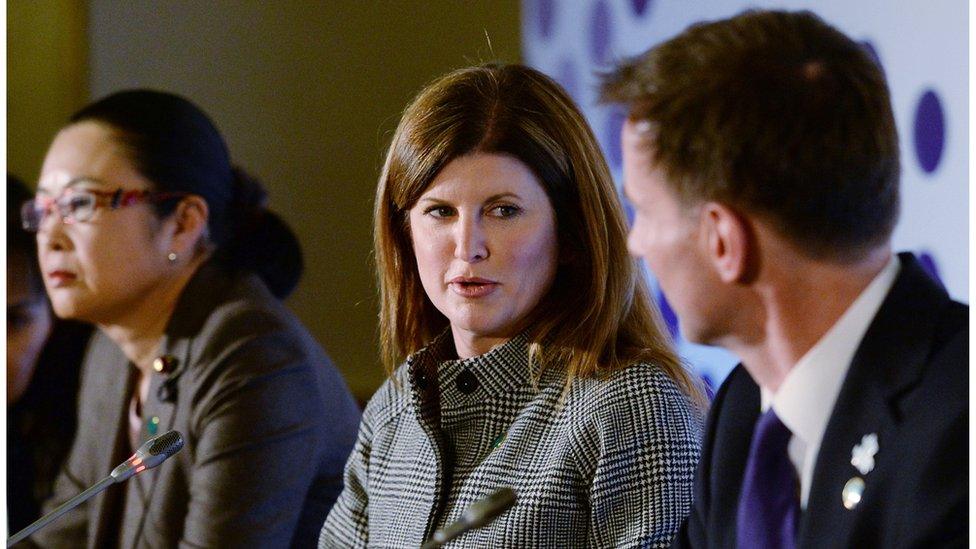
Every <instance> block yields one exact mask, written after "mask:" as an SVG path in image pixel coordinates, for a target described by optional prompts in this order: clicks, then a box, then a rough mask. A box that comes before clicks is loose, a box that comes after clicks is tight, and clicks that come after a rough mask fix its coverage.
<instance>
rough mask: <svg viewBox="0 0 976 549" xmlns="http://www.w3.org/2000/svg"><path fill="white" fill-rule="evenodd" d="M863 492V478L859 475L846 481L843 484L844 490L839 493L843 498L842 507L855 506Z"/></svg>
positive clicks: (849, 507) (849, 508)
mask: <svg viewBox="0 0 976 549" xmlns="http://www.w3.org/2000/svg"><path fill="white" fill-rule="evenodd" d="M863 494H864V479H862V478H861V477H854V478H852V479H851V480H849V481H847V484H845V485H844V491H843V493H842V494H841V497H842V499H843V500H844V507H845V508H846V509H848V510H851V509H853V508H855V507H857V504H858V503H861V496H862V495H863Z"/></svg>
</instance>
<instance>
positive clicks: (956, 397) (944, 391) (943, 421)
mask: <svg viewBox="0 0 976 549" xmlns="http://www.w3.org/2000/svg"><path fill="white" fill-rule="evenodd" d="M899 257H900V259H901V272H900V273H899V275H898V277H897V279H896V280H895V283H894V285H893V286H892V288H891V291H890V292H889V293H888V295H887V297H886V298H885V300H884V303H883V304H882V306H881V308H880V309H879V311H878V313H877V315H876V316H875V318H874V320H873V321H872V322H871V325H870V327H869V328H868V331H867V333H866V334H865V336H864V339H863V340H862V342H861V344H860V346H859V347H858V349H857V352H856V354H855V355H854V359H853V361H852V362H851V366H850V370H849V371H848V373H847V377H846V378H845V380H844V383H843V386H842V388H841V391H840V394H839V396H838V399H837V403H836V405H835V406H834V410H833V412H832V413H831V416H830V420H829V421H828V424H827V429H826V431H825V432H824V437H823V442H822V444H821V447H820V452H819V454H818V455H817V460H816V464H815V466H814V471H813V480H812V484H811V490H810V497H809V500H808V503H807V509H806V511H805V512H804V513H803V515H802V517H801V519H800V525H799V528H798V531H797V547H817V548H822V547H886V548H888V547H947V546H963V545H965V544H966V543H967V532H968V529H969V524H968V498H969V488H968V483H969V474H968V460H969V457H968V446H967V439H968V432H969V424H968V408H969V404H968V401H969V372H968V370H969V351H968V349H969V321H968V315H969V308H968V306H965V305H962V304H960V303H956V302H953V301H951V300H950V299H949V297H948V295H947V294H946V292H945V291H944V290H943V289H942V288H941V287H940V286H938V285H937V284H936V283H935V282H934V281H933V280H931V279H930V278H929V277H928V275H927V274H926V273H925V272H924V271H923V270H922V269H921V267H920V266H919V264H918V263H917V262H916V261H915V259H914V258H913V257H912V256H911V255H910V254H900V255H899ZM759 401H760V396H759V387H758V386H757V385H756V384H755V383H754V382H753V381H752V378H750V377H749V375H748V373H747V372H746V371H745V369H743V367H742V366H741V365H739V366H738V367H737V368H736V369H735V370H733V371H732V373H731V374H730V375H729V377H728V379H727V380H726V381H725V383H724V384H723V385H722V387H721V389H720V390H719V392H718V394H717V395H716V396H715V401H714V402H713V404H712V410H711V412H710V417H709V420H708V426H707V428H706V433H705V440H704V442H703V448H702V459H701V462H700V463H699V469H698V473H697V477H696V479H695V504H694V506H693V508H692V512H691V515H690V516H689V517H688V519H687V520H686V522H685V524H684V525H683V526H682V529H681V531H680V532H679V533H678V536H677V537H676V538H675V542H674V546H675V547H734V546H735V534H736V524H735V522H736V511H737V508H738V500H739V490H740V486H741V484H742V476H743V472H744V470H745V464H746V459H747V457H748V453H749V444H750V442H751V439H752V432H753V427H754V425H755V422H756V419H757V418H758V415H759ZM869 433H876V434H877V436H878V446H879V450H878V452H877V455H876V456H875V467H874V470H872V471H871V472H869V473H867V474H865V475H861V474H860V473H859V472H858V471H857V469H855V468H854V466H853V465H851V451H852V449H853V448H854V446H855V445H857V444H858V443H859V442H860V441H861V438H862V437H863V436H864V435H866V434H869ZM854 476H861V477H862V478H863V479H864V482H865V489H864V494H863V499H862V500H861V502H860V504H859V505H857V506H856V507H855V508H854V509H853V510H848V509H846V508H845V507H844V505H843V500H842V497H841V494H842V491H843V488H844V485H845V484H846V483H847V481H848V480H849V479H850V478H852V477H854Z"/></svg>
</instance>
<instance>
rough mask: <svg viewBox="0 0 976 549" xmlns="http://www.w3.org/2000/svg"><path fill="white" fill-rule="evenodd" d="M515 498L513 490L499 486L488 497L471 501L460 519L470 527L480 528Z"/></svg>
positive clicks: (512, 502) (502, 511) (506, 507)
mask: <svg viewBox="0 0 976 549" xmlns="http://www.w3.org/2000/svg"><path fill="white" fill-rule="evenodd" d="M517 499H518V498H517V497H516V495H515V490H512V489H511V488H509V487H507V486H505V487H502V488H499V489H497V490H495V491H494V492H492V493H491V495H489V496H488V497H486V498H484V499H480V500H478V501H476V502H474V503H472V504H471V507H468V509H467V510H465V511H464V514H463V515H462V517H461V521H463V522H464V523H466V524H467V525H468V526H469V527H470V528H481V527H482V526H485V525H486V524H488V523H489V522H491V521H493V520H495V517H497V516H498V515H501V514H502V513H504V512H505V511H507V510H508V509H509V507H511V506H513V505H515V501H516V500H517Z"/></svg>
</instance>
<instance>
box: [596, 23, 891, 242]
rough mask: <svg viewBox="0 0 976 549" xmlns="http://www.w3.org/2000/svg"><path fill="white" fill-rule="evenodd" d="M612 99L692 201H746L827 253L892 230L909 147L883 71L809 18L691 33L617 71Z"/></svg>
mask: <svg viewBox="0 0 976 549" xmlns="http://www.w3.org/2000/svg"><path fill="white" fill-rule="evenodd" d="M602 96H603V100H604V101H606V102H613V103H625V104H627V105H628V106H629V108H630V116H631V118H632V119H633V120H646V121H648V122H650V124H651V126H650V127H651V128H652V130H653V131H651V132H650V135H651V136H652V139H651V140H650V143H651V146H652V147H653V149H654V153H655V158H656V162H657V163H658V164H659V165H660V166H661V167H662V168H663V169H664V171H665V174H666V176H667V177H666V178H667V180H668V181H669V183H670V184H671V185H672V187H673V189H674V190H675V191H676V193H677V195H678V196H679V197H680V199H681V200H682V201H683V202H684V203H685V204H686V205H688V204H697V203H700V202H701V201H706V200H716V201H721V202H724V203H728V204H730V205H732V206H738V207H740V208H742V209H743V210H745V211H747V212H749V213H752V214H755V215H757V216H760V217H762V218H764V219H766V220H768V221H769V222H771V223H772V224H773V226H774V227H776V229H777V230H778V231H779V232H780V233H781V234H782V235H784V236H785V237H787V238H788V239H790V240H791V241H792V242H794V243H795V244H798V245H799V247H800V248H801V249H803V250H804V251H805V253H807V254H809V255H811V256H813V257H818V258H833V259H850V258H853V257H856V256H857V255H858V254H860V253H861V252H863V251H864V250H868V249H871V248H873V247H875V246H877V245H879V244H883V243H885V242H887V240H888V238H889V237H890V235H891V231H892V229H893V228H894V225H895V222H896V221H897V218H898V180H899V149H898V135H897V132H896V129H895V122H894V117H893V115H892V111H891V101H890V99H889V94H888V86H887V84H886V83H885V77H884V74H883V72H882V70H881V68H880V67H879V66H878V64H877V63H876V62H875V60H874V59H873V57H872V56H871V55H870V54H869V53H868V51H867V50H866V48H865V47H864V46H862V45H860V44H858V43H857V42H854V41H853V40H851V39H850V38H848V37H847V36H845V35H844V34H842V33H841V32H840V31H838V30H837V29H835V28H833V27H831V26H830V25H828V24H827V23H825V22H824V21H823V20H821V19H820V18H819V17H817V16H816V15H814V14H812V13H810V12H782V11H747V12H744V13H742V14H740V15H738V16H735V17H733V18H731V19H726V20H722V21H717V22H710V23H703V24H697V25H694V26H692V27H690V28H688V29H687V30H685V31H684V32H683V33H681V34H680V35H678V36H677V37H675V38H672V39H671V40H668V41H666V42H664V43H662V44H660V45H658V46H656V47H654V48H652V49H650V50H649V51H647V52H646V53H644V54H643V55H641V56H638V57H636V58H634V59H632V60H629V61H627V62H625V63H624V64H622V65H621V66H620V67H618V68H617V69H616V70H615V71H614V72H612V73H610V74H608V75H607V76H606V77H605V79H604V83H603V90H602Z"/></svg>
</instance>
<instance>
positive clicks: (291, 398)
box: [33, 263, 360, 549]
mask: <svg viewBox="0 0 976 549" xmlns="http://www.w3.org/2000/svg"><path fill="white" fill-rule="evenodd" d="M160 355H169V356H170V357H172V358H173V359H174V360H175V362H174V368H173V370H172V371H171V372H170V373H168V374H165V375H164V374H153V376H152V380H151V383H150V389H149V397H148V399H147V401H146V402H145V403H144V407H143V413H142V416H143V419H144V421H146V422H147V423H148V422H151V421H152V418H153V417H158V418H159V423H158V431H157V432H158V433H163V432H166V431H168V430H170V429H175V430H177V431H179V432H181V433H182V434H183V437H184V439H185V442H186V444H185V446H184V448H183V450H182V451H181V452H179V453H178V454H176V455H175V456H173V457H172V458H171V459H169V460H168V461H166V462H165V463H163V464H162V465H160V466H159V467H158V468H156V469H152V470H149V471H146V472H144V473H142V474H141V475H139V476H136V477H135V478H133V479H131V480H129V481H128V482H127V483H126V484H123V485H114V486H111V487H110V488H108V490H106V491H105V492H104V493H102V494H100V495H98V496H96V497H95V498H93V499H92V500H90V501H89V502H88V503H87V504H85V505H82V506H81V507H79V508H78V509H76V510H75V511H72V512H71V513H70V514H69V515H66V516H65V517H63V518H61V519H60V520H58V521H57V522H55V523H53V524H52V525H51V526H50V527H49V528H48V529H46V530H42V531H41V532H39V533H38V534H36V535H35V536H34V537H33V541H34V542H36V543H37V544H38V545H41V546H45V547H89V548H96V547H97V548H102V547H113V546H117V545H118V546H121V547H125V548H127V549H128V548H129V547H159V548H172V547H249V548H250V547H287V546H289V544H290V543H292V542H293V540H294V546H314V543H315V541H316V539H317V536H318V532H319V530H320V529H321V526H322V523H323V522H324V521H325V516H326V514H327V513H328V510H329V508H330V507H331V505H332V503H333V502H334V501H335V499H336V497H338V494H339V492H340V491H341V487H342V470H343V466H344V464H345V460H346V457H347V456H348V454H349V452H350V450H351V449H352V446H353V444H354V442H355V438H356V431H357V428H358V423H359V415H360V414H359V409H358V407H357V406H356V404H355V402H354V401H353V399H352V396H351V395H350V394H349V391H348V389H347V388H346V385H345V383H344V382H343V380H342V379H341V377H340V376H339V374H338V373H337V372H336V370H335V368H333V366H332V364H331V363H330V362H329V360H328V358H327V357H326V355H325V354H324V353H323V351H322V349H321V348H320V347H319V346H318V345H317V344H316V343H315V341H313V339H312V338H311V336H310V335H309V334H308V333H307V332H306V330H305V329H304V328H303V327H302V326H301V325H300V323H299V322H298V320H297V319H296V318H295V317H294V316H293V315H292V314H291V313H289V312H288V311H287V310H286V309H285V308H284V307H283V306H282V305H281V304H280V303H279V302H278V301H277V300H276V299H275V298H274V297H273V296H272V295H271V294H270V293H269V292H268V290H267V288H266V287H265V286H264V284H263V283H262V282H261V281H260V280H259V279H258V278H257V277H255V276H254V275H248V274H240V275H229V274H226V273H224V272H223V271H221V270H220V269H219V268H218V267H217V266H216V265H215V264H213V263H209V264H206V265H204V266H203V267H201V269H200V270H199V271H198V273H197V274H196V275H195V276H194V278H193V279H192V280H191V282H190V283H189V284H188V286H187V287H186V289H185V290H184V292H183V294H182V295H181V297H180V300H179V303H178V304H177V307H176V309H175V311H174V313H173V315H172V317H171V319H170V322H169V325H168V326H167V329H166V333H165V336H164V339H163V342H162V344H161V351H160ZM135 377H136V376H135V370H134V367H133V366H132V365H131V364H130V363H129V362H128V360H127V359H126V358H125V356H124V355H123V354H122V352H121V351H120V350H119V348H118V347H117V346H116V345H115V344H113V343H112V341H111V340H109V339H108V338H107V337H106V336H104V335H103V334H98V335H96V337H95V338H94V339H93V342H92V345H91V347H90V348H89V350H88V353H87V355H86V358H85V364H84V366H83V370H82V389H81V394H80V397H79V412H78V418H79V425H78V435H77V437H76V440H75V442H74V445H73V447H72V449H71V453H70V455H69V458H68V461H67V463H66V465H65V467H64V469H63V471H62V473H61V475H60V477H59V478H58V480H57V482H56V485H55V495H54V497H53V498H52V499H51V500H49V502H48V503H47V504H46V511H50V510H51V509H53V508H54V507H55V506H56V505H58V504H59V503H61V502H63V501H65V500H67V499H68V498H70V497H72V496H74V495H75V494H77V493H79V492H81V491H82V490H84V489H85V488H86V487H88V486H90V485H92V484H94V483H96V482H97V481H99V480H101V479H102V478H104V477H105V476H107V475H108V473H109V472H110V471H111V470H112V468H113V467H115V465H117V464H118V463H120V462H122V461H123V460H125V459H126V458H128V456H129V455H131V454H132V449H131V445H130V443H129V440H128V405H129V402H130V399H131V396H132V394H133V393H132V391H133V382H134V380H135ZM148 435H150V433H149V432H147V429H146V428H144V429H143V437H144V438H148Z"/></svg>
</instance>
